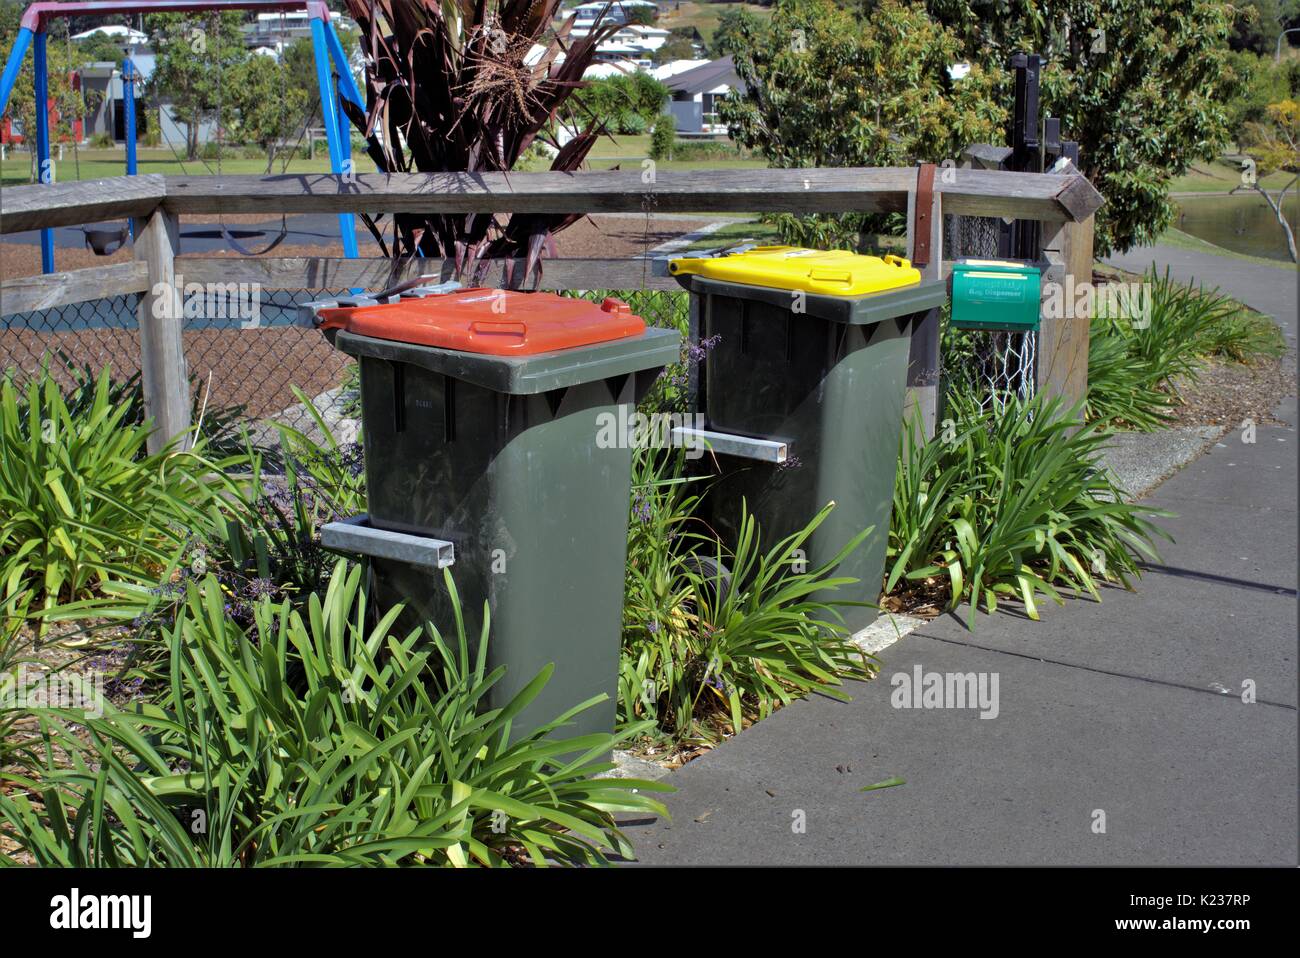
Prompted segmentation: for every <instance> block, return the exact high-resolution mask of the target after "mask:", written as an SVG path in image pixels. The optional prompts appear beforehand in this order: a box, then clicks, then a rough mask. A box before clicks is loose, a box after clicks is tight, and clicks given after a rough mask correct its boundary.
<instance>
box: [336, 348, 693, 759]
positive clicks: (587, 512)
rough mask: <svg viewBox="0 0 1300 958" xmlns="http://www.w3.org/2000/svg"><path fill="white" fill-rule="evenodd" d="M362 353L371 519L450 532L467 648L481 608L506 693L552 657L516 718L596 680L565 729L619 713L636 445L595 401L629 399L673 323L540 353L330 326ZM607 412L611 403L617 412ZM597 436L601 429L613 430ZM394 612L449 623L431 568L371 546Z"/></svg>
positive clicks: (657, 358)
mask: <svg viewBox="0 0 1300 958" xmlns="http://www.w3.org/2000/svg"><path fill="white" fill-rule="evenodd" d="M335 345H336V346H337V347H338V348H339V349H341V350H343V351H345V352H347V353H350V354H352V355H354V356H356V357H357V360H358V362H359V364H360V368H361V405H362V420H363V441H364V445H365V462H366V481H367V490H368V510H369V523H370V524H371V525H372V526H373V527H374V528H376V529H381V530H390V531H393V532H401V533H407V534H414V535H417V536H427V537H430V538H434V539H444V540H447V541H450V542H451V543H453V545H454V547H455V560H454V564H453V565H452V567H451V572H452V576H453V579H454V581H455V584H456V589H457V592H458V593H459V596H460V600H461V606H462V610H463V614H464V617H465V624H466V629H467V632H468V634H469V637H470V641H471V648H475V647H476V646H477V639H478V636H479V635H480V632H481V629H482V626H483V612H484V605H485V603H486V607H487V610H488V614H489V615H490V619H491V628H490V634H489V642H488V666H489V670H491V669H492V668H495V667H496V666H498V665H505V666H506V669H507V671H506V674H505V676H504V678H503V679H502V680H501V681H500V682H499V683H498V684H497V685H496V686H494V688H493V690H492V692H491V693H490V697H489V703H488V704H489V705H490V706H492V707H499V706H503V705H505V704H506V703H508V702H509V701H510V699H511V698H513V696H514V695H515V693H517V692H518V691H519V690H520V689H521V688H523V687H524V686H525V685H527V684H528V683H529V682H530V681H532V680H533V678H534V677H535V676H536V675H537V673H538V672H539V671H541V669H542V668H544V667H545V666H546V665H547V664H548V663H554V665H555V671H554V674H553V676H552V678H551V680H550V682H548V683H547V685H546V687H545V688H544V689H543V690H542V692H541V694H540V695H539V696H538V697H537V698H536V699H535V700H534V701H533V703H532V705H530V706H529V707H528V708H527V709H526V710H525V711H524V713H522V714H521V715H520V716H519V717H518V718H517V719H516V720H515V723H514V727H515V728H516V729H517V730H524V729H530V728H533V727H535V726H537V725H540V724H542V723H543V722H546V721H550V720H552V719H554V718H556V717H558V716H559V715H561V714H562V713H563V712H565V711H567V710H568V709H570V708H572V707H573V706H575V705H577V704H579V703H580V702H583V701H585V700H587V699H590V698H592V697H594V696H596V695H599V694H601V693H605V694H606V695H607V696H608V699H607V701H605V702H604V703H602V704H601V705H598V706H596V707H595V708H594V709H590V710H588V711H586V712H584V713H582V714H581V715H579V716H577V717H576V718H575V719H574V723H576V724H575V725H574V726H571V727H570V728H568V729H566V730H564V732H563V733H561V734H563V735H565V736H566V737H567V736H568V735H574V734H586V733H590V732H598V731H599V732H609V731H611V730H612V729H613V727H614V714H615V705H616V696H617V680H618V670H619V648H620V637H621V632H622V607H623V587H624V581H623V577H624V569H625V563H626V552H627V521H628V504H629V498H630V482H631V467H632V458H631V457H632V452H631V449H630V447H629V446H628V445H627V444H626V443H620V444H617V445H611V446H610V448H602V447H601V445H600V444H598V442H597V437H598V435H599V432H600V425H601V423H602V421H603V419H602V417H603V416H614V417H617V416H618V415H619V409H620V407H621V406H626V405H630V404H633V403H635V401H636V399H637V398H638V396H640V395H642V394H643V393H644V391H645V390H646V389H648V388H649V385H650V384H651V383H652V382H653V380H654V377H655V376H656V375H658V372H659V370H660V369H661V368H662V366H663V365H664V364H665V363H667V362H670V361H674V360H675V359H676V357H677V355H678V336H677V334H676V333H675V332H670V331H665V330H658V329H647V330H645V332H644V333H643V334H642V335H640V336H636V337H631V338H625V339H620V340H617V341H614V342H610V343H601V344H597V345H594V346H589V347H582V348H575V349H572V350H566V351H564V352H551V353H543V354H540V355H531V356H519V357H499V356H486V355H471V354H467V353H463V352H458V351H455V350H447V349H439V348H433V347H428V346H422V345H414V344H408V343H401V342H395V341H390V340H385V339H377V338H373V337H369V336H361V335H356V334H353V333H350V332H346V331H343V332H339V333H338V334H337V335H336V337H335ZM614 421H617V419H616V420H614ZM607 445H608V444H607ZM371 563H372V569H373V571H374V576H375V585H376V588H377V590H378V593H379V598H380V600H381V602H384V603H385V604H390V603H393V602H397V601H403V602H405V603H407V605H408V611H407V612H406V613H405V617H404V619H403V621H402V623H401V625H402V626H404V627H413V626H414V625H416V624H418V623H419V622H421V621H430V622H432V623H433V624H434V625H436V626H437V627H438V629H439V630H440V631H441V632H442V633H443V634H444V635H448V636H454V634H455V623H454V618H453V616H452V614H451V608H450V603H449V601H448V596H447V591H446V586H445V584H444V581H443V574H442V572H440V571H436V570H432V569H429V568H427V567H422V566H417V565H412V564H408V563H404V562H401V561H396V560H392V559H385V558H380V557H374V558H372V559H371Z"/></svg>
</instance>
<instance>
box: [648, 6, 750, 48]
mask: <svg viewBox="0 0 1300 958" xmlns="http://www.w3.org/2000/svg"><path fill="white" fill-rule="evenodd" d="M738 7H744V8H745V9H746V10H748V11H749V12H750V13H752V14H755V15H756V16H760V17H763V18H767V17H770V16H771V15H772V11H771V9H770V8H769V7H760V6H758V5H757V4H752V3H695V2H693V0H686V2H683V3H677V4H670V5H664V6H662V7H661V8H660V9H661V10H662V11H663V12H662V13H660V14H659V19H658V20H657V21H655V26H657V27H659V28H660V29H661V30H672V29H674V28H676V27H694V28H695V29H697V30H699V31H700V36H702V37H704V42H705V43H712V42H713V33H714V31H715V30H717V29H718V22H719V21H720V20H721V19H722V15H723V14H724V13H726V12H727V11H728V10H735V9H737V8H738Z"/></svg>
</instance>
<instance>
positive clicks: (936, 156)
mask: <svg viewBox="0 0 1300 958" xmlns="http://www.w3.org/2000/svg"><path fill="white" fill-rule="evenodd" d="M863 14H864V11H862V10H857V11H853V10H848V9H844V8H840V7H837V6H836V5H834V4H833V3H831V2H830V0H778V2H777V4H776V6H775V10H774V12H773V16H772V19H771V21H770V22H767V23H765V22H763V21H761V20H760V19H758V18H757V17H754V16H752V15H750V14H748V13H740V14H736V15H733V16H732V17H731V18H730V19H729V20H728V23H727V25H726V26H727V29H726V31H725V33H723V39H722V44H721V48H722V52H724V53H728V54H730V55H731V56H732V58H733V61H734V63H735V68H736V73H737V74H738V75H739V77H740V79H741V81H742V82H743V83H744V86H745V94H744V96H743V97H735V98H727V99H726V100H723V101H722V103H721V105H720V107H719V113H720V114H721V116H722V119H723V121H724V122H726V123H727V125H728V127H729V128H730V131H731V135H732V137H733V139H735V140H736V141H737V142H738V143H739V144H740V145H742V146H745V147H748V148H750V149H752V150H754V151H756V152H758V153H759V154H760V155H762V156H763V157H765V158H766V159H767V160H768V162H769V163H770V164H771V165H772V166H778V167H813V166H821V167H830V166H909V165H911V164H913V163H915V162H917V161H931V162H938V161H942V160H944V159H947V158H950V157H955V156H956V155H957V154H958V152H959V151H960V149H961V148H962V147H963V146H965V145H966V144H968V143H972V142H978V141H982V140H988V139H992V138H997V137H998V136H999V130H1000V127H1001V124H1002V123H1003V122H1004V120H1005V118H1006V110H1005V108H1004V107H1003V106H1002V105H1001V104H1000V103H999V102H998V101H997V100H996V99H994V98H993V96H992V89H993V82H994V78H993V77H991V76H990V75H988V74H986V73H985V72H984V71H983V70H982V69H980V68H979V67H978V66H976V67H975V68H974V69H972V71H971V73H970V75H969V76H967V77H966V78H964V79H962V80H960V81H954V80H953V79H952V78H951V77H950V75H949V73H948V67H949V65H951V64H952V63H954V62H955V61H956V60H958V59H960V46H961V44H960V41H959V39H958V38H957V36H956V35H955V34H954V33H953V32H952V31H950V30H948V29H946V28H944V27H943V26H941V25H940V24H938V23H936V22H935V21H934V20H932V19H931V18H930V17H929V16H928V15H927V14H926V12H925V10H924V8H923V7H922V6H921V5H920V4H917V3H910V4H909V3H904V2H901V0H883V2H881V3H880V4H878V5H877V6H876V7H875V8H874V9H873V10H872V11H870V15H869V16H866V15H863ZM720 33H722V31H720ZM838 222H839V223H840V224H841V227H842V228H841V229H838V230H837V229H834V228H832V229H829V230H827V229H826V228H825V224H826V221H825V220H807V219H804V220H798V221H796V220H794V219H791V218H781V219H779V223H780V225H781V227H782V231H783V233H784V234H785V235H786V237H787V239H789V240H792V241H793V240H800V239H803V240H812V241H816V242H821V243H824V242H844V241H846V240H847V236H848V234H849V233H852V232H856V227H857V225H859V224H860V223H861V218H860V217H840V218H839V219H838ZM810 227H811V228H812V232H809V231H808V230H809V228H810Z"/></svg>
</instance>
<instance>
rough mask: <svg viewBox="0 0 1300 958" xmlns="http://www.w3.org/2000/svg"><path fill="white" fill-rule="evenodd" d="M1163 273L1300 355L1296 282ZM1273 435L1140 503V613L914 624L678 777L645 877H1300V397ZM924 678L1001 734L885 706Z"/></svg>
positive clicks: (1105, 611) (1212, 269) (926, 711)
mask: <svg viewBox="0 0 1300 958" xmlns="http://www.w3.org/2000/svg"><path fill="white" fill-rule="evenodd" d="M1166 254H1172V255H1170V256H1169V258H1166ZM1145 255H1146V262H1141V259H1142V256H1141V254H1139V255H1138V256H1136V257H1132V258H1130V257H1125V258H1121V259H1119V261H1118V262H1117V265H1124V266H1126V268H1130V269H1138V270H1140V269H1141V268H1142V267H1143V266H1145V265H1147V264H1149V262H1150V261H1151V256H1152V251H1150V250H1148V251H1146V254H1145ZM1155 255H1156V256H1158V257H1159V258H1160V262H1161V264H1162V266H1163V264H1164V263H1166V262H1168V263H1169V265H1170V266H1171V269H1172V270H1173V272H1174V274H1175V275H1176V276H1178V277H1179V278H1180V279H1184V278H1189V275H1188V272H1190V271H1192V270H1195V271H1196V273H1195V275H1196V278H1197V279H1203V280H1204V281H1205V282H1206V283H1207V285H1218V286H1220V287H1222V288H1223V289H1224V290H1225V291H1226V292H1228V293H1230V294H1231V295H1234V296H1236V297H1238V298H1240V299H1242V300H1244V301H1245V302H1247V303H1249V304H1251V305H1252V306H1255V307H1256V308H1258V309H1261V310H1263V311H1266V312H1268V313H1270V314H1271V315H1274V316H1275V317H1276V318H1277V319H1278V320H1279V322H1280V323H1281V324H1282V325H1283V326H1284V328H1285V329H1286V331H1287V332H1288V334H1289V339H1290V342H1291V344H1292V346H1293V348H1294V335H1295V313H1296V305H1295V303H1296V299H1295V289H1296V274H1295V273H1294V272H1292V271H1288V270H1284V269H1274V268H1270V267H1265V266H1253V264H1249V263H1242V262H1236V261H1230V260H1223V259H1218V258H1216V257H1213V256H1205V255H1204V254H1198V253H1185V252H1184V251H1182V250H1164V249H1157V250H1156V251H1155ZM1185 270H1186V271H1188V272H1185ZM1264 271H1266V272H1264ZM1256 272H1259V275H1255V274H1256ZM1276 414H1277V416H1278V418H1279V419H1280V420H1281V421H1282V422H1283V423H1285V425H1278V426H1260V427H1258V429H1257V432H1256V435H1255V440H1256V441H1255V442H1254V443H1246V442H1243V441H1242V437H1241V435H1240V434H1239V433H1237V432H1230V433H1228V434H1227V435H1226V436H1224V437H1223V438H1222V439H1221V440H1220V441H1219V442H1217V443H1211V444H1210V446H1209V449H1208V450H1207V452H1206V454H1205V455H1203V456H1202V457H1200V458H1199V459H1196V460H1195V461H1193V462H1192V463H1190V464H1189V465H1187V466H1186V467H1185V468H1183V469H1182V470H1181V471H1180V472H1178V473H1177V474H1176V475H1175V476H1173V477H1172V478H1171V479H1169V480H1168V481H1167V482H1165V483H1164V484H1163V485H1161V486H1159V487H1158V488H1157V489H1156V490H1155V491H1154V493H1152V494H1151V495H1150V496H1149V497H1148V498H1147V499H1145V500H1144V501H1146V502H1149V503H1150V504H1151V505H1152V506H1158V507H1161V508H1164V509H1168V510H1170V511H1173V512H1176V513H1177V514H1178V515H1177V518H1174V519H1166V520H1162V521H1163V523H1164V525H1165V527H1166V528H1167V529H1168V530H1169V531H1170V532H1171V533H1172V534H1173V535H1174V536H1175V538H1176V542H1175V543H1172V544H1168V543H1166V544H1164V545H1163V546H1162V548H1161V561H1160V563H1159V564H1157V565H1155V566H1153V567H1152V568H1150V569H1148V570H1147V572H1146V574H1145V575H1144V576H1143V578H1142V579H1141V580H1140V582H1139V583H1138V584H1137V591H1136V592H1133V593H1130V592H1125V591H1124V590H1121V589H1109V590H1106V592H1105V593H1104V598H1103V601H1102V602H1101V603H1096V602H1092V601H1089V600H1073V601H1068V602H1067V604H1066V605H1065V606H1064V607H1057V606H1055V605H1053V604H1051V603H1050V602H1046V603H1045V604H1043V605H1040V611H1041V613H1042V616H1043V619H1042V621H1041V622H1032V621H1030V620H1028V619H1026V618H1024V617H1023V616H1022V615H1020V614H1018V613H1016V612H1003V613H1000V614H998V615H994V616H989V615H983V614H981V615H980V616H979V617H978V620H977V623H976V626H975V631H974V632H971V631H968V630H967V628H966V625H965V621H966V611H967V610H965V609H962V610H960V612H959V613H958V614H956V615H950V616H943V617H940V618H939V619H936V620H934V621H933V622H930V623H927V624H925V625H923V626H922V627H921V628H920V629H918V630H917V631H915V632H913V633H911V634H909V635H907V636H905V637H904V638H903V639H902V640H901V641H899V642H898V643H896V644H894V645H892V646H890V647H888V648H886V649H884V650H883V651H882V652H881V653H880V654H879V658H880V659H881V661H882V668H881V674H880V676H879V678H878V679H877V680H876V681H874V682H870V683H862V684H854V685H853V686H852V687H851V689H850V691H851V693H852V694H853V696H854V698H853V701H852V702H850V703H846V704H842V703H838V702H835V701H832V700H830V699H826V698H823V697H813V698H810V699H808V700H805V701H802V702H798V703H796V704H794V705H792V706H790V707H789V708H786V709H783V710H781V711H779V712H778V713H776V714H775V715H774V716H772V717H771V718H769V719H767V720H766V721H763V722H760V723H759V724H757V725H755V726H754V727H752V728H750V729H749V730H747V731H746V732H744V733H743V734H741V735H739V736H737V737H736V738H735V739H733V740H731V741H729V742H727V743H726V744H725V745H723V746H722V747H720V748H718V749H716V750H714V751H713V752H711V753H709V754H708V755H705V756H704V757H702V758H700V759H698V760H696V761H694V762H692V763H690V764H689V765H687V766H686V767H684V768H682V769H681V770H679V771H677V772H675V773H673V774H672V775H670V776H669V777H668V778H667V779H666V781H668V782H670V783H671V784H672V785H674V786H675V787H676V788H677V792H676V793H675V794H673V795H671V796H669V797H668V799H667V805H668V808H669V810H670V812H671V813H672V821H671V822H670V823H665V822H660V821H653V822H648V821H641V822H629V823H627V833H628V835H629V837H630V838H631V840H632V841H633V843H634V845H635V847H636V850H637V853H638V858H639V860H640V861H641V862H642V863H645V864H650V865H735V864H753V865H819V864H821V865H832V864H835V865H854V864H860V865H894V864H897V865H1071V864H1074V865H1280V866H1285V865H1291V866H1294V865H1296V864H1297V803H1296V796H1297V772H1296V769H1297V688H1296V677H1297V617H1296V613H1297V599H1296V585H1297V562H1296V542H1297V534H1298V530H1297V517H1296V510H1297V448H1298V446H1297V439H1298V437H1297V433H1296V425H1297V414H1296V403H1295V399H1294V398H1290V399H1288V400H1287V401H1285V402H1283V403H1282V404H1281V405H1280V406H1279V408H1278V410H1277V413H1276ZM917 670H919V672H920V673H921V674H922V675H924V674H926V673H939V674H940V675H944V676H946V675H948V674H954V675H956V674H963V673H974V674H975V676H976V677H977V679H982V680H983V681H984V682H985V685H984V690H985V692H986V693H990V697H989V698H988V699H986V702H987V705H988V707H986V708H984V709H983V712H984V713H985V714H987V715H988V716H990V717H988V718H981V717H980V715H981V709H979V708H925V707H921V708H916V707H913V708H898V707H894V705H893V704H891V697H896V693H895V688H894V686H893V682H894V681H895V677H896V676H906V677H907V678H908V679H909V680H911V679H912V678H913V677H914V676H915V675H916V674H917ZM994 679H996V682H997V684H996V696H992V695H991V693H992V692H993V689H994V686H993V684H992V682H993V680H994ZM913 694H914V695H915V694H916V693H913ZM1243 699H1247V700H1249V699H1253V701H1243ZM916 700H917V701H920V702H921V704H924V699H923V698H922V697H920V696H919V695H918V696H917V697H916ZM908 701H909V702H911V701H913V698H912V696H909V697H908ZM994 706H995V707H994ZM892 778H900V779H902V780H903V781H904V783H905V784H902V785H899V786H896V787H890V788H884V789H880V790H873V791H865V792H864V791H862V789H863V788H864V787H865V786H869V785H872V784H875V783H879V782H882V781H886V780H889V779H892Z"/></svg>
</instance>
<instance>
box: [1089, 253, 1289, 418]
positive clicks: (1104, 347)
mask: <svg viewBox="0 0 1300 958" xmlns="http://www.w3.org/2000/svg"><path fill="white" fill-rule="evenodd" d="M1142 282H1143V284H1144V286H1145V288H1146V289H1147V290H1148V291H1149V292H1148V293H1147V294H1146V296H1147V297H1148V303H1149V306H1150V316H1149V317H1145V318H1144V319H1145V321H1144V322H1142V323H1134V322H1133V321H1132V319H1131V318H1129V317H1128V316H1120V315H1111V314H1110V313H1109V312H1108V311H1107V309H1106V308H1105V300H1104V299H1103V301H1102V304H1103V306H1102V308H1100V309H1098V310H1097V315H1096V316H1094V318H1093V319H1092V321H1091V324H1090V340H1089V346H1088V396H1087V414H1088V417H1089V418H1090V419H1110V420H1114V421H1116V422H1122V423H1124V424H1125V425H1128V426H1130V427H1131V428H1133V429H1137V430H1142V431H1149V430H1152V429H1158V428H1160V427H1161V426H1162V425H1164V424H1165V423H1166V422H1168V421H1169V412H1170V411H1171V409H1172V407H1173V404H1174V401H1175V397H1176V396H1177V385H1176V383H1177V381H1178V380H1180V379H1185V380H1189V381H1191V382H1195V381H1196V380H1197V378H1198V374H1199V372H1200V370H1201V368H1202V367H1203V365H1204V362H1205V359H1206V358H1207V357H1222V358H1225V359H1229V360H1231V361H1234V362H1251V361H1253V360H1255V359H1258V358H1262V357H1270V356H1277V355H1280V354H1281V353H1282V352H1283V351H1284V349H1285V345H1284V343H1283V340H1282V334H1281V331H1280V330H1279V329H1278V328H1277V326H1276V325H1275V324H1274V323H1273V322H1272V321H1271V320H1270V319H1269V318H1268V317H1266V316H1261V315H1259V314H1257V313H1252V312H1250V311H1249V310H1247V309H1246V308H1245V307H1243V306H1242V305H1241V304H1239V303H1237V302H1235V301H1234V300H1231V299H1229V298H1228V297H1227V296H1225V295H1223V294H1222V293H1220V292H1219V291H1218V290H1217V289H1209V290H1207V289H1205V288H1204V287H1203V286H1185V285H1183V284H1181V283H1178V282H1176V281H1174V280H1173V279H1172V278H1171V277H1170V274H1169V271H1168V269H1166V270H1165V272H1164V273H1163V274H1160V273H1157V272H1156V271H1155V268H1154V267H1153V268H1152V269H1151V270H1149V271H1148V272H1147V273H1146V275H1145V276H1143V278H1142Z"/></svg>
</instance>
